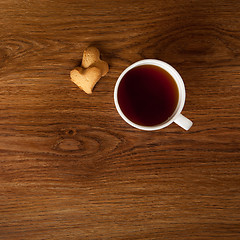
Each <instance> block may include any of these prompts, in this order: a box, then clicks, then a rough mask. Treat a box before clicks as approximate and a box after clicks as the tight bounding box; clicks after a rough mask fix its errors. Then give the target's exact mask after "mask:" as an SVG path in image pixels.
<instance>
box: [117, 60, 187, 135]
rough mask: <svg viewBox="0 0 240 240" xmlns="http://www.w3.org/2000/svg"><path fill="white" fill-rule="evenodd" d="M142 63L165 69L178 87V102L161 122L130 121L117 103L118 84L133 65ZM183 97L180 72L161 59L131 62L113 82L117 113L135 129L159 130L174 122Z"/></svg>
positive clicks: (180, 109) (182, 83)
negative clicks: (145, 123)
mask: <svg viewBox="0 0 240 240" xmlns="http://www.w3.org/2000/svg"><path fill="white" fill-rule="evenodd" d="M143 65H153V66H157V67H160V68H162V69H164V70H165V71H167V72H168V73H169V74H170V75H171V76H172V78H173V79H174V81H175V82H176V84H177V87H178V94H179V97H178V104H177V106H176V109H175V110H174V112H173V114H172V115H171V116H170V117H169V118H168V119H167V120H166V121H164V122H163V123H160V124H157V125H153V126H144V125H139V124H137V123H134V122H132V121H131V120H130V119H129V118H128V117H126V116H125V114H124V113H123V112H122V110H121V108H120V106H119V103H118V87H119V84H120V82H121V80H122V78H123V77H124V75H125V74H126V73H127V72H129V71H130V70H131V69H133V68H135V67H138V66H143ZM185 99H186V90H185V86H184V82H183V79H182V77H181V76H180V74H179V73H178V72H177V70H176V69H175V68H173V67H172V66H171V65H170V64H168V63H166V62H164V61H162V60H158V59H143V60H140V61H137V62H135V63H133V64H131V65H130V66H128V67H127V68H125V69H124V70H123V71H122V73H121V74H120V76H119V77H118V79H117V81H116V84H115V87H114V104H115V107H116V109H117V111H118V113H119V115H120V116H121V117H122V119H123V120H124V121H125V122H126V123H128V124H129V125H131V126H132V127H135V128H137V129H141V130H145V131H154V130H159V129H162V128H165V127H167V126H168V125H170V124H171V123H172V122H174V120H175V119H176V118H177V117H178V115H179V114H180V113H181V111H182V109H183V107H184V104H185Z"/></svg>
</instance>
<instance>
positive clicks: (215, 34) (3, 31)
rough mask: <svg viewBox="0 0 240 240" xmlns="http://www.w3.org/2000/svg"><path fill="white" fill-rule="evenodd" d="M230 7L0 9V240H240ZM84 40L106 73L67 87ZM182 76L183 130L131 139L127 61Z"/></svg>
mask: <svg viewBox="0 0 240 240" xmlns="http://www.w3.org/2000/svg"><path fill="white" fill-rule="evenodd" d="M239 29H240V2H239V1H236V0H234V1H227V0H226V1H223V0H220V1H217V0H216V1H211V0H210V1H209V0H201V1H200V0H199V1H197V0H196V1H186V0H185V1H183V0H180V1H172V0H170V1H163V0H162V1H159V0H158V1H157V0H156V1H154V0H149V1H127V0H126V1H125V0H120V1H110V0H109V1H107V0H104V1H103V0H102V1H93V0H87V1H85V0H84V1H81V0H79V1H77V0H66V1H54V0H52V1H44V0H40V1H23V0H12V1H10V0H1V1H0V239H1V240H3V239H4V240H12V239H13V240H18V239H24V240H25V239H114V240H115V239H184V240H186V239H198V240H203V239H214V240H215V239H234V240H237V239H240V207H239V206H240V187H239V185H240V161H239V159H240V154H239V150H240V149H239V146H240V145H239V127H240V124H239V115H240V114H239V112H240V109H239V100H240V98H239V85H240V84H239V81H240V74H239V73H240V30H239ZM89 45H94V46H96V47H98V48H99V49H100V51H101V53H102V58H103V59H104V60H106V61H107V62H108V63H109V65H110V72H109V73H108V74H107V75H106V76H105V77H104V78H102V79H101V80H100V82H99V83H98V84H97V85H96V87H95V89H94V92H93V94H92V95H87V94H85V93H84V92H82V91H81V90H80V89H79V88H77V86H76V85H75V84H73V83H72V82H71V81H70V78H69V72H70V70H71V69H73V68H74V67H76V66H77V65H78V64H79V63H80V62H81V57H82V52H83V50H84V48H86V47H87V46H89ZM145 58H156V59H161V60H163V61H166V62H168V63H170V64H171V65H172V66H174V67H175V68H176V69H177V70H178V71H179V73H180V74H181V75H182V77H183V79H184V82H185V85H186V91H187V98H186V104H185V107H184V110H183V114H184V115H185V116H187V117H189V118H190V119H191V120H192V121H193V122H194V125H193V127H192V128H191V130H190V131H188V132H186V131H184V130H183V129H181V128H180V127H178V126H177V125H175V124H171V125H170V126H169V127H167V128H165V129H162V130H159V131H155V132H147V131H140V130H137V129H134V128H132V127H131V126H129V125H127V124H126V123H125V122H124V121H123V120H122V119H121V117H120V116H119V115H118V113H117V111H116V110H115V107H114V102H113V89H114V85H115V82H116V80H117V77H118V76H119V74H120V73H121V72H122V71H123V70H124V69H125V68H126V67H127V66H128V65H130V64H131V63H133V62H135V61H137V60H140V59H145Z"/></svg>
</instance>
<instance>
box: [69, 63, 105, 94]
mask: <svg viewBox="0 0 240 240" xmlns="http://www.w3.org/2000/svg"><path fill="white" fill-rule="evenodd" d="M70 76H71V80H72V81H73V82H74V83H75V84H76V85H77V86H78V87H79V88H81V89H82V90H83V91H84V92H86V93H87V94H91V93H92V90H93V88H94V86H95V84H96V83H97V82H98V80H99V79H100V78H101V70H100V69H99V68H97V67H90V68H87V69H83V68H81V67H78V68H76V69H74V70H72V71H71V72H70Z"/></svg>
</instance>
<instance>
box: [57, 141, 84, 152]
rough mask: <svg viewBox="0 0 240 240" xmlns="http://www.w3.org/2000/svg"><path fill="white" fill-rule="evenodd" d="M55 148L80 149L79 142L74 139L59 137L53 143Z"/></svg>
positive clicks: (65, 149) (63, 149)
mask: <svg viewBox="0 0 240 240" xmlns="http://www.w3.org/2000/svg"><path fill="white" fill-rule="evenodd" d="M55 148H57V149H59V150H62V151H77V150H81V148H82V146H81V143H80V142H79V141H77V140H75V139H68V138H66V139H61V140H59V141H58V142H57V144H56V145H55Z"/></svg>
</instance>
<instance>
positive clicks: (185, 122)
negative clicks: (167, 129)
mask: <svg viewBox="0 0 240 240" xmlns="http://www.w3.org/2000/svg"><path fill="white" fill-rule="evenodd" d="M174 122H175V123H176V124H177V125H178V126H180V127H182V128H183V129H185V130H189V129H190V128H191V126H192V125H193V122H192V121H191V120H189V119H188V118H186V117H184V116H183V115H182V114H181V113H180V114H179V115H178V116H177V118H176V119H175V120H174Z"/></svg>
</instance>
